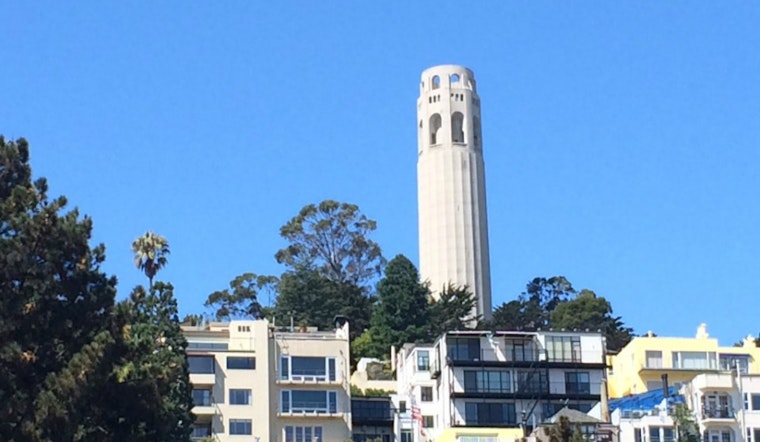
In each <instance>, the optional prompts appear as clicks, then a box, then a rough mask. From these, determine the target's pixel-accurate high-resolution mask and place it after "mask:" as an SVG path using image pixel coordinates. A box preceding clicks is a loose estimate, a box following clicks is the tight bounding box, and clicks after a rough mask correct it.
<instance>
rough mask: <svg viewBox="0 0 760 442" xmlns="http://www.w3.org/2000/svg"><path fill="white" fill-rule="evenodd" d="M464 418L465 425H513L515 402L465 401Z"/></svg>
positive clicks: (515, 420) (515, 418)
mask: <svg viewBox="0 0 760 442" xmlns="http://www.w3.org/2000/svg"><path fill="white" fill-rule="evenodd" d="M464 412H465V420H466V424H467V425H515V424H516V423H517V416H516V414H515V404H512V403H503V402H496V403H488V402H485V403H484V402H465V404H464Z"/></svg>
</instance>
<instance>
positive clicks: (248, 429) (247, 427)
mask: <svg viewBox="0 0 760 442" xmlns="http://www.w3.org/2000/svg"><path fill="white" fill-rule="evenodd" d="M230 434H233V435H248V436H250V435H251V434H253V424H252V423H251V420H250V419H230Z"/></svg>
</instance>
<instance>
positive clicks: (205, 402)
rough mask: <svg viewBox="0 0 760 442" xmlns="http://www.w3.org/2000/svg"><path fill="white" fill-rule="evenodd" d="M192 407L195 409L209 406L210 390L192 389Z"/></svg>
mask: <svg viewBox="0 0 760 442" xmlns="http://www.w3.org/2000/svg"><path fill="white" fill-rule="evenodd" d="M193 405H195V406H196V407H208V406H209V405H211V390H204V389H193Z"/></svg>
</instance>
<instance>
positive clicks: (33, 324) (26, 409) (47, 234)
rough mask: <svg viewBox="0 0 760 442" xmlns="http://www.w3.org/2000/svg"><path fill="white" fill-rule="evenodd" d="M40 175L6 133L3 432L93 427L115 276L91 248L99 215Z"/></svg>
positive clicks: (32, 434)
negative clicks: (83, 213)
mask: <svg viewBox="0 0 760 442" xmlns="http://www.w3.org/2000/svg"><path fill="white" fill-rule="evenodd" d="M47 190H48V186H47V182H46V180H45V179H44V178H40V179H37V180H36V181H34V182H33V181H32V170H31V166H30V164H29V146H28V143H27V142H26V140H24V139H19V140H17V141H15V142H6V141H5V139H4V138H2V137H0V257H2V258H0V259H2V265H0V295H1V296H0V440H4V441H46V440H75V441H79V440H107V439H103V438H98V437H96V436H94V435H93V432H95V431H97V430H96V427H95V426H94V425H91V418H90V416H89V413H88V412H89V410H90V409H91V408H92V407H94V406H95V407H97V402H93V401H94V400H95V399H96V398H97V390H96V389H95V387H93V386H92V385H91V384H90V383H89V380H91V379H92V380H97V379H98V378H99V377H100V375H101V373H102V368H101V367H102V366H103V365H104V364H106V363H107V360H108V356H109V353H110V351H111V348H110V343H111V342H112V337H111V336H110V333H109V325H110V319H111V311H112V307H113V304H114V297H115V293H116V289H115V286H116V279H115V278H113V277H109V276H107V275H106V274H104V273H103V272H102V271H101V270H100V266H101V264H102V263H103V261H104V260H105V248H104V247H103V246H102V245H98V246H95V247H90V245H89V240H90V237H91V232H92V220H91V219H90V218H88V217H83V218H80V216H79V213H78V211H77V210H76V209H74V210H69V211H67V209H66V204H67V201H66V198H65V197H63V196H61V197H58V198H55V199H49V198H48V195H47Z"/></svg>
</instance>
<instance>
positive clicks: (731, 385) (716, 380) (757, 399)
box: [610, 371, 760, 442]
mask: <svg viewBox="0 0 760 442" xmlns="http://www.w3.org/2000/svg"><path fill="white" fill-rule="evenodd" d="M678 390H679V388H678V387H670V388H669V391H668V395H667V396H666V395H665V394H664V393H665V392H664V390H660V391H653V392H648V393H644V394H639V395H633V396H629V397H626V398H622V399H618V400H614V401H611V402H610V405H611V407H615V408H616V409H615V410H612V411H613V412H612V422H613V423H614V424H617V425H619V427H620V439H619V440H620V442H673V441H674V440H676V438H677V429H676V422H675V421H674V419H673V408H674V406H675V404H676V403H683V404H684V405H686V406H687V407H688V409H689V411H690V414H691V416H692V419H693V420H694V422H695V423H696V425H697V429H696V430H697V432H698V433H699V437H700V440H701V441H702V442H759V441H760V375H754V374H746V373H741V374H740V375H737V373H736V372H735V371H722V372H710V373H701V374H698V375H696V376H694V378H693V379H692V380H691V381H690V382H688V383H685V384H683V385H681V386H680V394H678V393H677V392H678Z"/></svg>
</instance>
